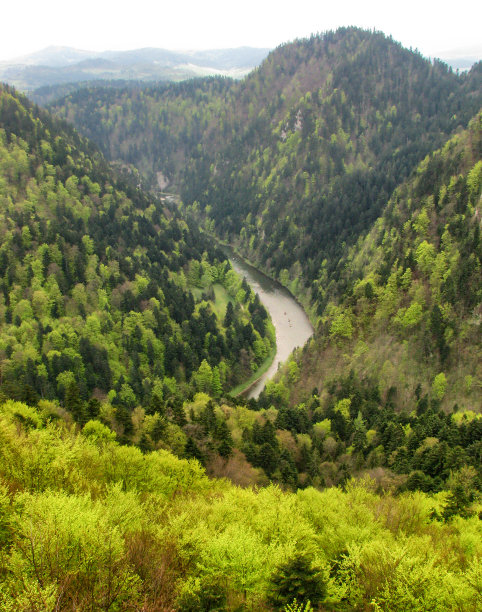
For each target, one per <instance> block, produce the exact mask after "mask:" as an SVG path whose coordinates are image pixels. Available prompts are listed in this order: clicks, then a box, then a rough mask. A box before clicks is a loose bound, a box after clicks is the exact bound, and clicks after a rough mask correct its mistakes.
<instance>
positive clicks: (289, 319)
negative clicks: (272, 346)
mask: <svg viewBox="0 0 482 612" xmlns="http://www.w3.org/2000/svg"><path fill="white" fill-rule="evenodd" d="M220 246H221V245H220ZM221 249H222V250H223V251H224V253H225V254H226V255H227V256H228V257H229V260H230V261H231V265H232V266H233V268H234V269H235V270H236V272H238V274H240V275H241V276H244V277H245V278H246V280H247V282H248V283H249V284H250V286H251V288H252V289H253V291H254V292H255V293H257V294H258V295H259V299H260V300H261V302H262V303H263V305H264V307H265V308H266V310H267V311H268V312H269V314H270V316H271V320H272V321H273V325H274V327H275V330H276V348H277V350H276V355H275V358H274V360H273V363H272V364H271V366H270V367H269V369H268V370H267V371H266V372H265V373H264V374H263V375H262V376H261V378H260V379H259V380H257V381H256V382H255V383H253V385H252V386H251V387H249V389H248V390H247V391H246V392H245V393H243V395H246V397H248V398H250V397H258V395H259V394H260V393H261V391H262V390H263V388H264V385H265V384H266V381H267V380H269V379H270V378H272V377H273V376H274V375H275V374H276V372H277V370H278V365H279V364H280V363H282V362H283V361H286V359H287V358H288V357H289V355H290V353H291V352H292V351H293V350H294V349H295V348H296V347H298V346H303V345H304V344H305V342H306V341H307V340H308V338H310V336H311V335H312V334H313V326H312V325H311V323H310V320H309V319H308V317H307V315H306V313H305V311H304V310H303V308H302V307H301V306H300V305H299V304H298V302H297V301H296V300H295V299H294V297H293V296H292V295H291V293H290V292H289V291H288V290H287V289H285V287H283V286H282V285H280V283H278V282H277V281H275V280H273V279H271V278H269V277H268V276H266V275H265V274H263V273H262V272H260V271H259V270H258V269H256V268H254V267H253V266H251V265H249V264H248V263H246V262H245V261H244V260H243V259H241V257H239V255H237V254H236V253H235V252H234V251H233V249H232V248H231V247H229V246H225V245H222V246H221Z"/></svg>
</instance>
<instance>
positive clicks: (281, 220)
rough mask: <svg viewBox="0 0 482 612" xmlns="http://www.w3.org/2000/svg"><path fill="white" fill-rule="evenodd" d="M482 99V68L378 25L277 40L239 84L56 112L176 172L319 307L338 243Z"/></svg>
mask: <svg viewBox="0 0 482 612" xmlns="http://www.w3.org/2000/svg"><path fill="white" fill-rule="evenodd" d="M481 102H482V94H481V67H480V65H478V66H475V67H474V68H473V69H472V71H471V72H470V73H469V74H468V75H457V74H454V73H453V72H452V71H451V70H450V69H449V68H448V67H447V66H446V65H445V64H443V63H441V62H437V61H436V62H434V63H431V62H430V61H428V60H426V59H424V58H422V57H421V56H420V55H419V54H418V53H414V52H412V51H408V50H406V49H403V48H402V47H401V46H400V45H399V44H397V43H395V42H393V41H392V40H391V39H389V38H386V37H385V36H384V35H382V34H380V33H373V32H366V31H363V30H359V29H355V28H348V29H341V30H338V31H337V32H334V33H333V32H329V33H326V34H324V35H323V36H314V37H312V38H310V39H308V40H303V41H296V42H294V43H291V44H288V45H285V46H282V47H280V48H278V49H277V50H276V51H274V52H272V53H271V54H270V55H269V56H268V58H267V60H266V61H265V62H264V63H263V64H262V65H261V67H260V68H259V69H258V70H256V71H255V72H253V73H252V74H251V75H249V76H248V77H247V78H246V79H245V80H244V81H242V82H241V83H233V82H230V81H219V80H208V81H190V82H187V83H183V84H178V85H170V86H166V87H162V88H153V89H143V90H142V91H140V90H139V91H132V90H124V91H118V90H117V91H115V90H112V89H105V88H104V89H100V90H97V89H92V90H83V91H81V92H77V93H74V94H71V95H70V96H68V97H67V98H66V99H65V100H64V101H62V102H61V103H59V104H58V105H56V107H55V111H56V112H58V113H59V114H60V115H61V116H62V117H64V118H66V119H68V120H69V121H71V122H73V123H74V124H75V125H76V126H77V127H78V128H79V129H80V130H81V131H83V133H84V134H86V135H87V136H89V137H91V138H93V139H94V140H95V141H96V142H98V143H99V145H100V146H102V147H104V149H103V150H104V152H105V153H106V154H107V155H108V157H109V158H110V159H121V160H123V161H124V162H127V163H131V164H134V165H135V166H137V167H138V168H140V169H141V171H142V173H143V174H144V176H145V177H146V178H147V179H148V181H149V182H150V184H151V185H152V184H154V183H155V180H156V173H158V172H161V173H162V175H163V177H164V178H167V179H168V180H170V181H171V184H172V188H173V189H177V190H178V191H179V192H180V194H181V196H182V200H183V201H184V204H185V205H186V206H188V207H192V209H193V211H194V212H198V211H201V212H202V214H203V217H204V218H206V217H207V227H208V228H209V229H210V230H213V229H214V230H215V231H216V232H217V233H218V235H221V236H223V237H225V238H227V239H229V240H230V241H231V242H236V243H237V245H238V246H239V247H240V248H241V249H242V250H243V252H244V253H245V254H247V255H249V257H250V259H251V260H253V261H255V262H256V263H257V264H259V265H261V266H262V267H263V268H264V269H265V270H268V271H269V272H270V273H272V274H274V275H275V276H277V277H278V278H281V279H283V280H284V281H286V280H288V281H289V280H295V279H297V278H298V277H299V271H300V266H301V270H302V271H303V278H304V286H300V287H298V293H300V294H301V293H305V294H309V295H311V298H312V302H313V304H314V307H315V309H317V311H318V313H320V312H321V311H322V309H323V307H324V304H325V302H324V300H323V296H322V295H320V294H319V293H318V292H317V291H315V292H314V293H312V289H313V283H314V282H315V281H317V280H322V281H323V280H324V274H325V272H326V271H328V273H329V274H330V276H333V275H337V274H339V270H337V262H338V261H339V259H340V257H341V256H342V255H343V252H344V248H345V245H350V244H353V243H354V242H356V240H357V239H358V236H359V235H360V233H363V232H365V231H367V230H368V229H369V228H370V227H371V224H372V223H373V222H374V221H375V220H376V218H377V217H378V216H379V214H380V213H381V211H382V209H383V206H384V205H385V203H386V201H387V200H388V198H389V197H390V195H391V193H392V191H393V189H394V188H395V187H396V186H397V185H398V184H399V183H400V182H401V181H402V180H404V179H405V178H406V177H407V176H408V175H409V173H410V172H411V171H412V170H413V168H414V167H415V166H416V164H417V163H419V162H420V161H421V160H422V159H423V158H424V157H425V155H427V154H428V153H430V152H431V151H432V150H434V149H436V148H437V147H438V146H441V145H442V144H443V142H444V141H445V139H446V138H447V137H448V136H449V135H450V134H451V133H452V132H454V131H455V130H456V129H457V128H458V127H460V126H462V127H466V125H467V122H468V120H469V119H470V118H471V117H472V116H473V115H474V114H475V113H476V112H477V111H478V109H479V107H480V104H481Z"/></svg>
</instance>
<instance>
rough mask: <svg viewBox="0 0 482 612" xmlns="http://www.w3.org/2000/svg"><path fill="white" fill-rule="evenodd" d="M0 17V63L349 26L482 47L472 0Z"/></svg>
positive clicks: (47, 1)
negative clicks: (45, 53) (43, 54)
mask: <svg viewBox="0 0 482 612" xmlns="http://www.w3.org/2000/svg"><path fill="white" fill-rule="evenodd" d="M0 16H1V19H2V22H3V23H2V25H3V27H2V35H1V36H0V61H4V60H11V59H13V58H16V57H19V56H22V55H25V54H28V53H32V52H34V51H39V50H41V49H43V48H45V47H48V46H51V45H60V46H69V47H75V48H77V49H86V50H92V51H103V50H107V49H113V50H126V49H138V48H142V47H160V48H164V49H182V50H188V49H214V48H231V47H240V46H252V47H268V48H273V47H276V46H278V45H280V44H282V43H284V42H288V41H290V40H293V39H295V38H304V37H306V36H309V35H310V34H312V33H317V32H323V31H325V30H330V29H336V28H338V27H340V26H350V25H355V26H360V27H363V28H368V29H372V28H375V29H377V30H381V31H382V32H384V33H385V34H387V35H392V36H393V38H394V39H395V40H397V41H399V42H401V43H402V44H403V45H404V46H405V47H412V48H413V49H418V50H419V51H420V52H421V53H423V54H424V55H425V56H430V57H433V56H435V55H437V56H442V53H443V52H444V51H451V50H453V49H459V48H461V47H463V48H471V47H473V48H478V50H479V54H480V51H481V49H482V34H481V30H482V28H481V24H482V2H480V1H479V0H458V1H457V2H454V1H453V0H451V1H450V2H447V0H398V1H397V2H391V1H390V0H338V1H337V0H330V1H326V0H290V1H286V0H238V1H237V2H232V0H168V1H166V0H82V1H81V2H79V1H78V0H77V1H76V2H72V1H71V0H9V1H7V2H5V3H3V6H2V9H1V12H0Z"/></svg>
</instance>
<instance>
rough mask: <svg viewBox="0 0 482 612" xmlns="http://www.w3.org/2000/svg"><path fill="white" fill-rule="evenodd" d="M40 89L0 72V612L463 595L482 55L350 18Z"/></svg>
mask: <svg viewBox="0 0 482 612" xmlns="http://www.w3.org/2000/svg"><path fill="white" fill-rule="evenodd" d="M55 91H57V94H58V95H60V97H58V96H56V94H55ZM39 100H40V98H39ZM42 101H43V102H44V103H45V104H46V106H45V108H42V107H40V106H37V105H36V104H35V103H34V102H33V101H32V100H31V99H29V98H28V97H25V96H24V95H22V94H20V93H19V92H18V91H16V90H15V89H14V88H13V87H11V86H9V85H0V609H1V610H2V612H3V611H5V612H17V610H21V611H22V612H23V611H25V612H37V611H38V612H40V610H42V611H47V612H54V611H61V612H73V611H74V610H91V611H92V612H94V611H97V610H109V611H110V610H112V611H114V610H117V611H119V612H120V611H122V612H123V611H125V612H127V611H128V610H139V611H140V610H142V611H143V612H167V611H169V612H174V611H175V612H177V611H179V612H211V611H214V610H218V611H220V612H221V611H223V612H228V611H230V612H231V611H232V612H235V611H238V612H241V611H245V612H249V611H251V612H253V611H258V610H259V611H266V612H269V611H271V612H272V611H275V610H279V611H282V612H313V611H315V610H317V611H320V612H325V611H326V612H330V611H340V612H344V611H348V610H360V611H361V610H367V611H368V610H376V611H384V612H407V611H409V610H413V611H414V612H418V611H420V612H422V611H423V610H437V611H439V610H440V611H444V612H454V611H455V610H463V611H464V612H465V611H466V610H467V612H476V611H477V610H479V609H480V605H481V602H482V591H481V579H480V578H481V567H482V566H481V559H482V548H481V542H482V537H481V536H482V533H481V521H480V518H481V516H482V504H481V500H482V497H481V496H482V411H481V407H482V383H481V381H482V370H481V365H482V344H481V325H482V310H481V308H482V240H481V229H482V223H481V219H482V210H481V204H482V63H481V62H479V63H478V64H475V65H474V66H473V67H472V68H471V69H470V70H469V71H468V72H467V73H463V74H459V73H458V72H454V71H453V70H452V69H450V68H449V67H448V66H447V65H446V64H444V63H443V62H441V61H439V60H430V59H427V58H425V57H423V56H422V55H421V54H420V53H418V52H417V51H413V50H412V49H406V48H404V47H403V46H402V45H401V44H400V43H397V42H396V41H394V40H393V39H392V37H390V36H386V35H384V34H383V33H382V32H379V31H375V30H373V31H372V30H364V29H361V28H355V27H343V28H339V29H338V30H336V31H328V32H325V33H323V34H318V35H312V36H311V37H309V38H304V39H299V40H298V39H297V40H294V41H293V42H291V43H287V44H285V45H281V46H280V47H277V48H276V49H275V50H273V51H272V52H270V53H269V54H268V56H267V57H266V58H265V59H264V61H263V62H262V63H261V65H260V66H259V67H258V68H256V69H255V70H253V71H252V72H250V73H249V74H248V75H247V76H245V77H244V78H243V79H241V80H236V81H235V80H232V79H229V78H213V77H208V78H195V79H189V80H185V81H180V82H178V83H142V84H141V83H136V82H134V81H129V82H126V83H123V82H122V83H120V82H110V81H105V82H102V83H97V84H96V83H92V82H90V83H83V84H82V86H79V87H77V86H75V85H73V84H69V85H68V86H66V87H65V88H64V87H62V88H60V89H58V90H55V88H54V90H49V92H48V95H47V94H46V97H44V98H42ZM47 102H48V104H47ZM160 189H162V190H167V192H163V193H162V194H161V193H160V192H159V191H160ZM248 262H250V263H248Z"/></svg>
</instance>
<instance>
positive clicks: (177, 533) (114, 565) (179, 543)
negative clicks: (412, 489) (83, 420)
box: [0, 402, 481, 612]
mask: <svg viewBox="0 0 482 612" xmlns="http://www.w3.org/2000/svg"><path fill="white" fill-rule="evenodd" d="M205 406H207V403H206V404H205ZM29 412H30V414H32V421H33V422H35V423H36V426H35V427H32V426H31V424H29V423H28V422H27V420H25V421H24V422H19V420H18V417H17V415H18V414H24V415H25V416H26V415H27V414H28V413H29ZM34 413H36V414H37V417H38V418H37V420H35V419H34V418H33V414H34ZM216 414H217V413H216V411H215V417H216ZM270 431H271V430H270V428H269V427H267V428H265V431H264V432H263V431H259V432H258V434H257V435H258V436H261V437H262V438H264V439H265V440H271V443H273V438H272V435H271V434H270ZM107 433H108V432H107V431H106V430H103V429H102V425H101V424H100V423H98V422H93V421H92V422H90V423H87V424H86V425H85V426H84V430H83V431H82V432H80V431H78V429H76V427H75V426H73V425H67V424H66V423H65V422H64V421H62V420H58V421H57V422H56V423H49V422H48V419H46V418H45V417H44V416H42V412H41V411H40V410H39V411H35V410H33V409H32V408H28V407H27V406H24V405H21V404H18V403H15V402H7V403H6V404H3V405H1V406H0V481H1V487H0V547H1V551H2V555H1V556H0V592H1V597H2V600H1V601H2V606H3V608H4V609H5V610H12V612H13V610H23V609H39V610H40V609H41V610H54V609H56V608H57V609H61V610H70V609H72V608H73V607H74V606H80V607H81V608H82V609H91V608H92V609H117V610H129V609H132V608H133V607H134V608H142V607H146V608H147V607H148V608H149V609H163V608H164V609H182V610H192V611H197V612H200V611H207V610H215V609H218V610H235V609H239V608H240V607H245V608H248V609H249V608H251V609H259V610H261V609H264V608H265V607H266V606H267V605H270V606H274V607H275V608H276V609H282V608H285V609H286V610H297V611H298V612H299V611H300V610H304V611H305V612H306V611H307V610H312V609H315V608H316V606H317V605H319V604H320V602H324V601H326V605H327V606H332V607H335V608H336V607H340V608H341V607H345V608H349V609H355V608H368V607H369V606H373V605H374V604H376V605H377V606H378V607H379V608H380V609H383V610H407V609H437V610H441V611H444V610H447V611H449V610H452V609H453V605H454V601H456V603H457V605H458V607H459V608H460V609H463V610H465V609H467V610H471V609H477V606H478V604H479V603H480V563H479V560H478V558H479V555H480V541H481V538H480V524H479V523H480V521H479V520H478V517H477V516H469V515H470V514H471V512H469V511H468V510H469V509H470V508H472V512H475V513H477V512H478V511H479V510H480V505H479V504H478V502H477V500H476V499H475V498H474V500H473V501H471V502H470V505H469V506H468V505H463V507H462V506H459V508H460V510H461V512H460V514H458V513H457V512H458V511H457V510H456V509H455V507H454V504H453V503H452V502H451V501H450V498H448V497H447V496H446V494H439V495H437V496H429V495H427V494H425V493H420V492H416V493H404V494H401V495H398V496H395V495H393V494H390V493H385V494H378V493H376V492H375V489H376V483H375V482H374V481H371V480H369V479H366V480H364V481H352V482H349V483H347V485H346V487H345V490H342V489H340V488H335V487H333V488H329V489H326V490H325V491H323V492H320V491H316V490H315V489H313V488H307V489H305V490H302V491H298V492H297V493H288V492H283V491H281V490H280V489H279V488H277V487H274V486H270V487H265V488H257V489H253V488H241V487H235V486H232V485H230V484H228V483H227V482H226V481H217V480H215V479H208V478H207V476H206V474H205V472H204V471H203V470H202V468H200V466H199V464H198V463H197V461H186V460H180V459H176V458H175V457H173V456H172V455H171V454H169V453H168V452H166V451H154V452H146V453H145V454H143V453H141V451H140V450H139V449H136V448H132V447H126V446H120V445H119V443H118V442H116V441H115V440H113V439H112V436H109V435H107ZM474 478H475V470H469V471H467V470H465V471H464V470H462V471H461V472H459V473H454V475H453V478H452V480H451V487H452V490H453V491H454V493H455V495H456V498H457V500H458V501H459V502H460V501H461V500H462V498H461V496H460V495H459V493H458V489H459V488H460V487H461V488H462V489H463V490H464V491H465V492H466V493H469V492H470V491H471V490H473V487H474ZM464 503H465V502H464ZM444 509H445V510H444ZM444 511H445V512H450V517H449V516H448V515H447V517H445V519H446V520H445V521H443V520H439V519H438V515H440V513H441V512H444ZM295 598H296V603H295V602H294V599H295ZM308 600H309V601H310V602H311V605H310V604H308ZM322 605H324V604H322Z"/></svg>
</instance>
